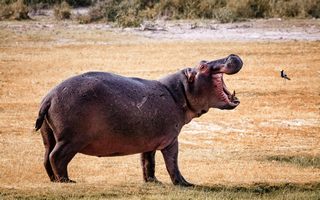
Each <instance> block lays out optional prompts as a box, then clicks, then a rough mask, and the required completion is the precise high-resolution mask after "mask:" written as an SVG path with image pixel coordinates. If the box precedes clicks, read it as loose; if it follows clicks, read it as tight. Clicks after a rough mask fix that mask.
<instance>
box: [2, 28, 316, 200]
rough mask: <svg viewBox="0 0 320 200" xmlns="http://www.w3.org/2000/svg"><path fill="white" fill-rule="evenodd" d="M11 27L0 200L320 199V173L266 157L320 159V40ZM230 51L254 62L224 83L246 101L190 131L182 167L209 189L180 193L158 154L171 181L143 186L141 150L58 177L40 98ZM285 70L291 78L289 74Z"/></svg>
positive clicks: (5, 43) (6, 37)
mask: <svg viewBox="0 0 320 200" xmlns="http://www.w3.org/2000/svg"><path fill="white" fill-rule="evenodd" d="M4 23H9V25H10V23H15V28H12V26H11V28H10V26H2V27H5V28H3V29H1V30H0V198H1V196H2V197H3V198H8V199H14V198H49V199H50V198H68V199H69V198H71V199H78V198H84V199H87V198H132V199H140V198H145V199H168V198H171V199H185V198H191V199H193V198H200V199H206V198H209V199H229V198H239V199H246V198H261V199H269V198H271V199H277V198H278V199H281V198H296V199H301V198H304V197H307V198H309V199H312V198H315V199H316V198H318V197H319V195H320V194H319V190H320V186H319V182H320V169H319V167H317V166H313V165H308V166H305V167H301V166H297V165H295V164H292V163H290V162H278V161H273V160H270V159H268V158H270V156H289V157H290V156H296V157H301V156H306V157H309V158H315V159H317V158H319V155H320V137H319V132H320V115H319V111H320V98H319V97H320V84H319V82H320V69H319V65H320V57H319V52H320V42H218V41H211V42H182V41H181V42H161V41H152V40H147V39H142V38H137V37H135V36H128V35H121V34H115V33H111V32H104V31H97V30H91V29H84V28H81V27H80V28H79V27H78V28H75V27H73V26H72V24H71V25H70V26H67V27H65V26H64V24H63V23H61V24H60V23H58V24H55V28H54V29H50V27H49V28H48V27H43V28H42V29H41V28H39V27H38V28H34V27H36V23H35V22H28V23H27V25H26V24H24V23H20V22H4ZM70 23H71V22H70ZM11 25H12V24H11ZM25 25H26V26H25ZM28 27H33V28H30V29H28ZM24 28H26V29H27V32H26V33H25V32H23V30H24ZM230 53H235V54H238V55H240V56H241V57H242V58H243V60H244V63H245V65H244V68H243V70H242V71H241V72H240V73H239V74H237V75H234V76H225V81H226V83H227V85H228V87H229V89H235V90H236V91H237V92H238V97H239V98H240V100H241V105H240V106H239V107H238V108H237V109H236V110H232V111H221V110H210V112H209V113H208V114H206V115H204V116H203V117H201V118H199V119H196V120H194V121H193V122H191V123H190V124H188V125H186V126H185V128H184V129H183V130H182V132H181V135H180V142H181V145H180V149H181V150H180V156H179V162H180V168H181V171H182V173H183V174H184V176H185V178H186V179H187V180H189V181H190V182H193V183H195V184H198V185H201V186H199V187H197V188H191V189H190V188H189V189H183V188H179V187H173V186H171V183H170V180H169V176H168V174H167V172H166V171H165V166H164V162H163V160H162V157H161V155H160V153H158V154H157V167H156V174H157V176H158V179H160V180H161V181H162V182H164V183H165V184H164V185H153V184H143V183H142V175H141V169H140V161H139V156H138V155H132V156H126V157H114V158H96V157H90V156H84V155H81V154H79V155H77V156H76V157H75V158H74V159H73V160H72V162H71V163H70V165H69V173H70V177H71V178H73V179H74V180H76V181H77V182H78V183H77V184H71V185H66V184H54V183H50V182H49V179H48V178H47V176H46V173H45V170H44V168H43V166H42V162H43V160H42V156H43V153H44V149H43V145H42V141H41V137H40V135H39V133H34V132H32V129H33V126H34V122H35V118H36V115H37V112H38V105H39V102H40V101H41V98H42V97H43V96H44V95H45V94H46V93H47V92H48V91H49V90H50V88H52V87H53V86H54V85H56V84H58V83H59V82H60V81H62V80H64V79H66V78H68V77H69V76H72V75H76V74H79V73H82V72H85V71H91V70H103V71H111V72H115V73H118V74H122V75H126V76H139V77H143V78H148V79H156V78H159V77H161V76H163V75H166V74H168V73H171V72H174V71H176V70H177V69H180V68H183V67H185V66H193V65H195V64H197V62H198V61H200V60H203V59H216V58H220V57H224V56H226V55H228V54H230ZM281 69H285V70H286V71H287V73H288V75H289V76H290V77H291V78H292V80H291V81H286V82H285V81H284V80H283V79H281V78H279V71H280V70H281ZM257 183H259V184H257Z"/></svg>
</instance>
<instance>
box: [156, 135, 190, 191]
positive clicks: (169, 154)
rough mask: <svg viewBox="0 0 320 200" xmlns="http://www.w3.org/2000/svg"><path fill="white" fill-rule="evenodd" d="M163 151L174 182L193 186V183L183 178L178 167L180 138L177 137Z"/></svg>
mask: <svg viewBox="0 0 320 200" xmlns="http://www.w3.org/2000/svg"><path fill="white" fill-rule="evenodd" d="M161 152H162V154H163V158H164V161H165V163H166V168H167V171H168V173H169V175H170V178H171V180H172V183H173V184H174V185H180V186H186V187H188V186H193V184H191V183H189V182H188V181H186V180H185V179H184V178H183V176H182V175H181V173H180V170H179V167H178V139H177V138H176V139H175V140H174V141H173V142H172V143H171V144H170V145H169V146H167V147H166V148H164V149H162V150H161Z"/></svg>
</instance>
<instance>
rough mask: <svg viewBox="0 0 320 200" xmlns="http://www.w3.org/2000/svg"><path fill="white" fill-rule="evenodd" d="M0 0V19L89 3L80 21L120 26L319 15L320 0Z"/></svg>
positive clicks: (63, 14) (60, 12)
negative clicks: (158, 21)
mask: <svg viewBox="0 0 320 200" xmlns="http://www.w3.org/2000/svg"><path fill="white" fill-rule="evenodd" d="M17 2H19V3H18V4H17ZM0 3H1V7H0V13H1V14H0V17H1V19H8V18H13V19H25V18H27V17H26V16H28V15H27V14H28V9H27V6H26V5H28V6H31V7H33V8H36V7H37V5H41V6H42V7H43V6H46V5H48V6H53V5H58V6H55V8H54V10H55V13H56V12H57V14H56V15H55V16H56V17H57V18H58V19H67V18H69V17H70V6H71V7H79V6H91V7H90V11H89V13H88V14H86V15H83V16H78V17H77V19H78V20H79V22H80V23H91V22H94V21H97V20H106V21H109V22H116V23H117V24H118V25H119V26H123V27H127V26H139V25H140V23H141V22H142V21H143V20H154V19H158V18H165V19H199V18H200V19H215V20H217V21H220V22H222V23H226V22H234V21H239V20H243V19H248V18H269V17H286V18H296V17H298V18H309V17H314V18H319V17H320V0H257V1H255V0H204V1H202V0H185V1H183V0H165V1H160V0H149V1H140V0H104V1H94V0H65V1H61V0H59V1H52V0H44V1H42V0H24V1H23V0H18V1H16V0H0ZM11 5H15V6H11ZM17 5H20V6H17ZM21 5H23V6H21ZM66 5H70V6H69V8H67V7H66ZM12 16H14V17H12Z"/></svg>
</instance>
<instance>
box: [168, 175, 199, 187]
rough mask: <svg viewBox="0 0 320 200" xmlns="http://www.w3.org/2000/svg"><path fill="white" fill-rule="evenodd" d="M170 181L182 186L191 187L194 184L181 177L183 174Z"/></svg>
mask: <svg viewBox="0 0 320 200" xmlns="http://www.w3.org/2000/svg"><path fill="white" fill-rule="evenodd" d="M172 182H173V184H174V185H179V186H182V187H192V186H194V184H192V183H189V182H188V181H186V180H185V179H184V178H183V176H180V177H177V178H176V179H174V180H173V181H172Z"/></svg>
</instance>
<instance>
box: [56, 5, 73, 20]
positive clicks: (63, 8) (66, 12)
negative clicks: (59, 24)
mask: <svg viewBox="0 0 320 200" xmlns="http://www.w3.org/2000/svg"><path fill="white" fill-rule="evenodd" d="M53 13H54V16H55V18H56V19H59V20H63V19H70V17H71V7H70V5H69V4H68V3H67V2H66V1H63V2H62V3H61V4H57V5H56V6H55V7H54V8H53Z"/></svg>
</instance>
